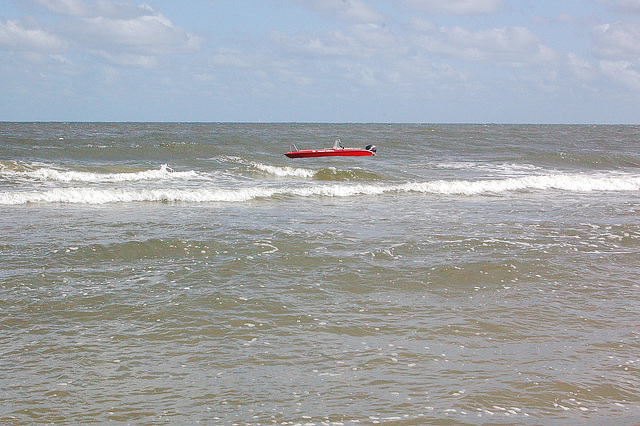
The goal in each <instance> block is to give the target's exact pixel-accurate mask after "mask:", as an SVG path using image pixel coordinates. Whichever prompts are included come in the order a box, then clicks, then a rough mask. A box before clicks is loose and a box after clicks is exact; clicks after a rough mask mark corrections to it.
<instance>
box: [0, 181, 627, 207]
mask: <svg viewBox="0 0 640 426" xmlns="http://www.w3.org/2000/svg"><path fill="white" fill-rule="evenodd" d="M546 190H557V191H568V192H591V191H600V192H615V191H638V190H640V176H608V177H597V176H585V175H548V176H527V177H520V178H508V179H494V180H481V181H463V180H458V181H431V182H408V183H402V184H380V183H366V184H355V185H351V184H349V185H347V184H328V185H309V186H304V187H290V186H288V187H261V186H256V187H247V188H240V189H210V188H209V189H207V188H202V189H113V188H109V189H100V188H58V189H50V190H43V191H24V192H17V191H10V192H0V205H1V204H4V205H16V204H27V203H76V204H107V203H127V202H188V203H200V202H246V201H250V200H254V199H258V198H272V197H277V196H282V197H353V196H359V195H369V196H375V195H383V194H392V193H403V192H405V193H409V192H412V193H422V194H430V195H460V196H473V195H499V194H504V193H511V192H518V191H546Z"/></svg>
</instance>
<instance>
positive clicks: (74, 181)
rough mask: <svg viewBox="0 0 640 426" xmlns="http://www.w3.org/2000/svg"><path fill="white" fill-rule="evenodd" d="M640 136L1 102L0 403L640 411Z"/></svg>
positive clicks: (511, 413)
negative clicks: (118, 118) (19, 114)
mask: <svg viewBox="0 0 640 426" xmlns="http://www.w3.org/2000/svg"><path fill="white" fill-rule="evenodd" d="M338 136H339V137H341V138H342V141H343V143H344V144H345V145H349V146H357V147H363V146H364V145H366V144H369V143H373V144H375V145H377V147H378V155H377V156H375V157H373V158H371V157H367V158H330V159H297V160H294V159H288V158H286V157H284V156H283V155H282V154H283V153H284V152H285V151H287V150H288V148H289V145H290V144H292V143H295V144H296V145H297V147H298V148H300V149H304V148H315V147H326V146H331V145H332V143H333V139H334V138H335V137H338ZM639 140H640V127H637V126H533V125H530V126H519V125H508V126H500V125H488V126H483V125H384V124H366V125H357V124H351V125H329V124H324V125H311V124H127V123H114V124H90V123H87V124H69V123H40V124H29V123H0V142H1V143H0V262H1V263H0V264H1V265H2V266H1V267H0V312H1V313H2V314H1V315H0V331H1V332H0V351H1V355H2V356H1V357H0V421H1V422H2V423H4V424H15V425H18V424H33V423H88V422H106V423H110V422H113V423H117V422H123V423H145V424H177V423H182V424H185V423H191V424H192V423H197V422H202V423H208V424H217V423H220V424H229V423H234V422H235V423H239V424H262V423H273V422H276V423H280V424H296V423H315V424H326V423H343V424H351V423H363V424H373V423H393V424H395V423H401V424H425V423H431V424H433V423H435V424H448V423H467V424H482V423H509V424H549V423H570V422H571V423H573V422H578V423H591V424H593V423H614V422H615V423H622V424H637V423H638V422H640V389H639V386H640V356H639V354H640V336H639V334H640V296H639V292H640V288H639V284H640V257H639V256H638V255H639V254H640V223H639V221H638V218H639V217H640V154H639V153H638V142H639Z"/></svg>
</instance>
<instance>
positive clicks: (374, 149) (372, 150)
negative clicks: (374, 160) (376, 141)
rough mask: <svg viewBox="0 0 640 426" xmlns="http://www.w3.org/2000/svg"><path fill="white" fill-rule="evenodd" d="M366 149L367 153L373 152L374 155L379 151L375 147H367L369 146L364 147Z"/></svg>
mask: <svg viewBox="0 0 640 426" xmlns="http://www.w3.org/2000/svg"><path fill="white" fill-rule="evenodd" d="M364 149H366V150H367V151H371V152H373V153H375V152H376V151H377V150H376V146H375V145H367V146H365V147H364Z"/></svg>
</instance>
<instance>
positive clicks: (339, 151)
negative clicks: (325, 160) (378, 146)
mask: <svg viewBox="0 0 640 426" xmlns="http://www.w3.org/2000/svg"><path fill="white" fill-rule="evenodd" d="M284 155H286V156H287V157H289V158H309V157H364V156H371V155H373V152H371V151H369V150H367V149H360V148H326V149H310V150H306V151H291V152H287V153H285V154H284Z"/></svg>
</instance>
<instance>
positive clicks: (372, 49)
mask: <svg viewBox="0 0 640 426" xmlns="http://www.w3.org/2000/svg"><path fill="white" fill-rule="evenodd" d="M271 38H272V40H273V41H274V42H275V43H276V44H278V45H279V46H280V47H281V48H283V49H284V50H286V51H289V52H292V53H296V54H300V55H305V56H309V57H312V58H313V57H328V56H334V57H345V58H351V59H357V58H360V59H362V58H371V57H374V56H377V55H380V56H384V57H387V56H396V55H398V54H401V53H403V52H405V51H406V48H405V47H404V46H403V44H402V43H401V41H399V40H398V39H397V38H396V37H395V36H394V35H393V34H392V33H391V32H390V31H389V30H388V29H386V28H384V27H381V26H379V25H376V24H367V25H356V26H353V27H351V28H350V29H349V31H347V32H345V31H333V32H330V33H326V34H306V33H299V34H296V35H294V36H289V35H287V34H285V33H283V32H280V31H273V32H272V37H271Z"/></svg>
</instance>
